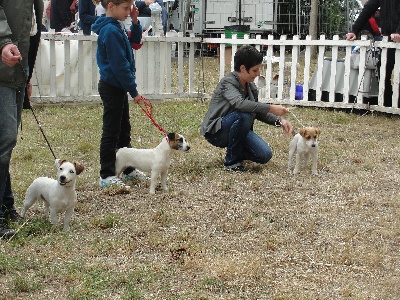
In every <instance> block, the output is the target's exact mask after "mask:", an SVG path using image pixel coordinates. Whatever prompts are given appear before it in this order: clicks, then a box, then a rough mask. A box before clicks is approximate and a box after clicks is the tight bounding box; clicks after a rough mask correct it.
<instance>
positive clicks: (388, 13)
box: [346, 0, 400, 107]
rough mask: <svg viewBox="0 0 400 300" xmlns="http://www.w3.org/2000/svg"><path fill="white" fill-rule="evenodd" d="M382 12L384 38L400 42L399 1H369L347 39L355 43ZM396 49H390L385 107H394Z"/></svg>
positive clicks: (388, 53) (381, 23)
mask: <svg viewBox="0 0 400 300" xmlns="http://www.w3.org/2000/svg"><path fill="white" fill-rule="evenodd" d="M379 7H380V12H381V18H380V25H381V32H382V35H383V36H388V37H389V41H392V42H396V43H399V42H400V3H399V1H398V0H368V1H367V2H366V3H365V5H364V8H363V9H362V11H361V13H360V15H359V16H358V18H357V20H356V21H355V22H354V24H353V28H352V30H351V32H349V33H348V34H347V35H346V39H347V40H349V41H354V40H355V39H356V38H357V35H358V34H359V33H360V31H361V30H362V29H363V27H364V26H365V24H367V22H368V20H369V19H370V17H371V16H372V15H373V14H374V13H375V12H376V11H377V10H378V9H379ZM395 53H396V49H393V48H388V51H387V63H386V78H385V93H384V102H383V105H384V106H389V107H391V106H392V82H391V77H392V72H393V68H394V63H395Z"/></svg>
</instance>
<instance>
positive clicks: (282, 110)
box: [269, 104, 289, 116]
mask: <svg viewBox="0 0 400 300" xmlns="http://www.w3.org/2000/svg"><path fill="white" fill-rule="evenodd" d="M269 112H270V113H273V114H274V115H277V116H283V115H286V114H287V113H288V112H289V109H288V108H287V107H284V106H282V105H276V104H271V105H270V107H269Z"/></svg>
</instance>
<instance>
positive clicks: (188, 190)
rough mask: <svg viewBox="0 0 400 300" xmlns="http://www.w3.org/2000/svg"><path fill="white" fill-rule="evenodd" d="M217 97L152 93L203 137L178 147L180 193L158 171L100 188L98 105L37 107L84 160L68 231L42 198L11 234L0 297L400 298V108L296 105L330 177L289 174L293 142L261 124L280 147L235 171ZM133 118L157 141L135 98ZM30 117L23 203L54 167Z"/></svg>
mask: <svg viewBox="0 0 400 300" xmlns="http://www.w3.org/2000/svg"><path fill="white" fill-rule="evenodd" d="M207 105H208V102H205V103H202V102H200V101H198V100H186V101H168V102H164V103H159V104H155V105H154V110H153V111H154V114H155V119H156V120H157V121H158V122H159V123H160V124H161V125H162V126H163V127H164V128H165V129H166V130H169V131H177V132H180V133H182V134H184V135H185V137H186V138H187V139H188V140H189V141H190V143H191V146H192V147H191V150H190V152H189V153H177V154H176V155H175V156H174V158H173V164H172V167H171V170H170V175H169V178H168V181H169V187H170V191H169V192H168V193H164V194H163V193H161V192H160V191H159V190H158V191H157V193H156V195H153V196H151V195H149V194H148V188H149V186H148V184H149V183H140V184H138V183H137V184H133V185H132V192H131V193H130V194H115V195H110V194H108V193H104V192H103V191H101V190H100V188H99V187H98V185H97V184H98V177H99V175H98V174H99V162H98V161H99V153H98V148H99V146H98V145H99V139H100V133H101V111H102V110H101V107H99V106H92V107H88V106H78V107H64V108H61V107H44V108H36V114H37V115H38V117H39V119H40V120H41V122H42V127H43V130H44V131H45V133H46V134H47V136H48V138H49V140H50V142H51V144H52V146H53V148H54V151H55V153H56V155H57V156H58V157H60V158H64V157H65V158H67V159H71V160H77V161H80V162H82V163H83V164H84V165H85V166H86V170H85V171H84V172H83V173H82V174H81V175H80V177H79V179H78V187H77V188H78V200H79V203H78V205H77V208H76V214H75V216H74V217H73V219H72V222H71V231H70V232H63V231H62V226H61V225H60V226H57V227H52V226H51V225H49V223H48V221H47V220H46V219H45V218H44V215H43V210H42V207H41V205H39V204H36V205H34V206H33V207H32V208H31V210H30V211H28V217H29V221H28V222H27V223H26V224H25V225H24V226H23V227H22V228H21V231H20V232H19V234H18V236H16V237H15V238H14V239H13V240H11V241H10V242H5V241H2V242H1V243H0V274H1V276H0V299H398V298H399V297H400V293H399V284H398V283H399V282H400V254H399V246H400V218H399V216H400V214H399V213H400V209H399V208H400V205H399V186H400V177H399V171H398V170H399V164H400V163H399V159H398V158H399V152H400V148H399V130H398V128H399V125H400V124H399V120H398V119H394V118H388V117H383V116H377V115H372V114H367V115H365V116H359V115H354V114H348V113H345V112H338V111H326V110H320V109H312V108H296V109H294V110H293V112H294V113H295V114H296V116H297V117H298V118H299V119H300V120H301V121H302V123H304V124H306V125H315V126H319V127H320V129H321V131H322V133H321V137H320V149H321V151H320V159H319V166H318V169H319V176H316V177H315V176H311V175H310V172H309V171H308V170H307V171H306V172H302V173H301V174H299V175H297V176H293V175H290V174H288V173H287V172H286V165H287V155H288V145H289V140H288V139H285V138H283V135H282V133H281V130H280V129H278V128H275V127H273V126H267V125H263V124H260V123H256V126H255V130H256V132H258V133H259V134H260V135H261V136H262V137H263V138H265V139H266V140H267V141H268V142H269V143H270V144H271V146H272V148H273V150H274V157H273V159H272V160H271V161H270V162H269V163H268V164H266V165H262V166H260V165H257V164H250V163H249V164H247V167H248V169H249V171H248V172H246V173H243V174H236V173H230V172H225V171H224V170H223V169H222V162H223V157H224V151H223V150H222V149H217V148H214V147H212V146H211V145H209V144H208V143H207V142H206V141H205V140H204V139H203V138H202V137H201V136H200V135H199V125H200V123H201V120H202V117H203V115H204V113H205V111H206V109H207ZM131 118H132V119H131V121H132V128H133V131H132V143H133V145H134V146H140V147H153V146H155V145H157V144H158V143H159V141H160V139H161V138H162V137H161V135H160V134H159V132H158V130H157V129H156V128H155V127H154V126H153V125H152V124H151V123H150V121H149V120H148V119H147V117H146V116H145V115H144V114H143V113H141V111H140V109H139V108H138V107H135V106H132V107H131ZM288 118H289V119H290V120H291V121H292V122H293V124H294V125H295V126H296V128H299V126H300V125H299V124H297V122H296V120H295V119H294V118H293V117H292V116H290V115H289V116H288ZM23 120H24V123H23V131H22V136H23V139H22V140H19V141H18V145H17V147H16V149H15V153H14V156H13V160H12V166H11V168H12V175H13V184H14V189H15V194H16V201H17V207H18V208H20V207H21V204H22V201H23V197H24V193H25V191H26V188H27V187H28V185H29V184H30V182H31V181H32V180H33V179H34V178H36V177H38V176H43V175H45V176H50V177H54V176H55V169H54V162H53V158H52V155H51V153H50V151H49V149H48V148H47V146H46V144H45V142H44V141H43V137H42V136H41V134H40V132H39V131H38V128H37V126H36V123H35V121H34V119H33V117H32V115H31V113H30V112H29V111H26V112H24V116H23ZM20 225H21V224H18V225H16V227H18V226H20Z"/></svg>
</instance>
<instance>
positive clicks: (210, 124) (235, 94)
mask: <svg viewBox="0 0 400 300" xmlns="http://www.w3.org/2000/svg"><path fill="white" fill-rule="evenodd" d="M247 90H248V98H247V99H245V94H244V91H243V89H242V88H241V86H240V79H239V77H238V75H237V74H236V72H235V71H234V72H231V73H229V74H227V75H226V76H225V77H224V78H222V79H221V80H220V82H219V83H218V85H217V88H216V89H215V91H214V94H213V96H212V98H211V102H210V106H209V108H208V111H207V113H206V115H205V117H204V120H203V124H202V125H201V129H200V133H201V134H202V135H204V134H206V133H211V134H213V133H216V132H217V131H218V130H220V129H221V119H222V118H223V117H224V116H226V115H227V114H229V113H231V112H233V111H241V112H248V113H252V114H253V115H254V118H255V119H257V120H260V121H262V122H264V123H267V124H271V125H272V124H275V122H276V121H277V120H279V119H280V118H279V117H278V116H276V115H274V114H272V113H270V112H269V108H270V105H269V104H267V103H260V102H258V90H257V87H256V85H255V84H254V83H247Z"/></svg>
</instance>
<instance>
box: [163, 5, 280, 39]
mask: <svg viewBox="0 0 400 300" xmlns="http://www.w3.org/2000/svg"><path fill="white" fill-rule="evenodd" d="M189 1H191V3H190V12H189V18H188V22H187V26H186V28H187V29H186V32H189V33H195V34H196V35H200V34H207V33H217V34H220V33H224V29H225V26H233V25H249V26H250V32H251V33H262V32H266V31H267V32H268V31H269V32H272V31H274V1H276V0H236V1H232V0H189ZM186 4H187V0H184V1H179V5H178V7H175V9H173V8H174V6H172V9H170V18H169V22H170V24H172V25H173V27H174V29H175V30H178V31H183V29H184V19H185V10H186Z"/></svg>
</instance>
